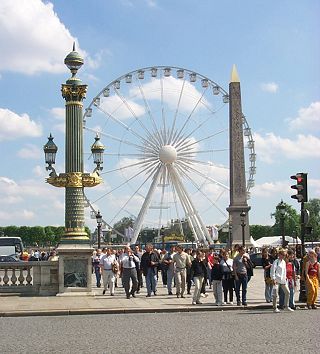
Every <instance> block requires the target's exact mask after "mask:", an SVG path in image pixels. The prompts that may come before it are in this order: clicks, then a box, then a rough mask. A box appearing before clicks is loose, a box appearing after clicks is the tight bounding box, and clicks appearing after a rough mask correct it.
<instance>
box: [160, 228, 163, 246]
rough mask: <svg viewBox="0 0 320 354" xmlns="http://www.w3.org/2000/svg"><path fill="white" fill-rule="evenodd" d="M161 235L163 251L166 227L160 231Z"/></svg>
mask: <svg viewBox="0 0 320 354" xmlns="http://www.w3.org/2000/svg"><path fill="white" fill-rule="evenodd" d="M160 235H161V240H162V249H164V227H163V226H162V227H161V229H160Z"/></svg>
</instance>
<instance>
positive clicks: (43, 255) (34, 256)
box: [19, 249, 58, 262]
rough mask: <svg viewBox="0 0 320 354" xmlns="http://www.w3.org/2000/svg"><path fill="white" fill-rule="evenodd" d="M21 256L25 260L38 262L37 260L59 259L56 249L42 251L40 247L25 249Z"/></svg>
mask: <svg viewBox="0 0 320 354" xmlns="http://www.w3.org/2000/svg"><path fill="white" fill-rule="evenodd" d="M19 258H20V260H21V261H25V262H28V261H29V262H36V261H57V260H58V255H57V252H56V250H55V249H52V250H51V251H42V250H39V249H35V250H29V251H28V250H24V251H22V252H21V253H20V255H19Z"/></svg>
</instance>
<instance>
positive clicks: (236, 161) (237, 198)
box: [227, 65, 251, 246]
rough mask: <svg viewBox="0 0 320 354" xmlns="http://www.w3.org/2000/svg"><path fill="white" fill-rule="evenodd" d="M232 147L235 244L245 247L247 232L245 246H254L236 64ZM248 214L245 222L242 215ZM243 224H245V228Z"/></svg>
mask: <svg viewBox="0 0 320 354" xmlns="http://www.w3.org/2000/svg"><path fill="white" fill-rule="evenodd" d="M229 146H230V161H229V164H230V205H229V207H228V208H227V211H228V212H229V220H232V244H233V245H234V244H236V243H238V244H242V240H243V231H244V240H245V245H246V246H250V245H251V243H250V228H249V217H248V213H249V210H250V207H249V206H248V203H247V189H246V176H245V161H244V146H243V114H242V107H241V89H240V80H239V76H238V73H237V69H236V66H235V65H233V68H232V72H231V80H230V83H229ZM242 212H245V214H246V215H245V218H244V223H243V222H241V218H240V214H241V213H242ZM241 224H243V225H244V224H245V226H242V225H241Z"/></svg>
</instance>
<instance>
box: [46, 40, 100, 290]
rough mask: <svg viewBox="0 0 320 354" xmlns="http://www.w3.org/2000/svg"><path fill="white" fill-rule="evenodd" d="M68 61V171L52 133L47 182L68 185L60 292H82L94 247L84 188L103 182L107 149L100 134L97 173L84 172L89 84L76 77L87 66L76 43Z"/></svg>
mask: <svg viewBox="0 0 320 354" xmlns="http://www.w3.org/2000/svg"><path fill="white" fill-rule="evenodd" d="M64 63H65V64H66V66H67V67H68V68H69V69H70V71H71V74H72V76H71V77H70V78H69V79H68V80H67V81H66V83H65V84H62V88H61V92H62V97H63V98H64V99H65V101H66V104H65V105H66V137H65V169H66V170H65V173H60V174H59V175H57V173H56V171H55V169H54V168H53V167H52V165H54V163H55V156H56V153H57V150H58V148H57V146H56V145H55V144H54V142H53V137H52V136H51V134H50V136H49V138H48V139H49V140H48V142H47V144H46V145H45V146H44V148H43V150H44V153H45V160H46V163H47V164H48V166H47V167H46V169H47V170H48V171H51V173H50V174H49V177H48V178H47V179H46V182H47V183H49V184H51V185H53V186H55V187H63V188H65V232H64V235H63V237H62V238H61V242H60V244H59V247H58V252H59V292H60V293H63V292H67V291H74V289H72V288H74V287H76V288H82V289H79V291H91V271H90V267H91V264H90V263H91V261H90V257H91V254H92V248H91V247H90V239H89V237H88V235H87V233H86V232H85V228H84V195H83V190H84V187H94V186H96V185H98V184H100V183H101V182H102V179H101V177H100V176H99V170H101V169H102V163H103V151H104V146H103V145H102V144H101V142H100V141H99V137H96V139H95V143H94V144H93V145H92V148H91V149H92V153H93V156H94V162H95V163H96V165H97V167H96V168H95V169H94V171H93V173H84V172H83V123H82V107H83V103H82V102H83V99H84V98H85V96H86V92H87V85H84V84H83V83H82V81H81V80H80V79H79V78H78V77H77V76H76V74H77V72H78V70H79V69H80V68H81V66H82V65H83V58H82V57H81V56H80V55H79V53H78V52H76V50H75V45H73V51H72V52H71V53H69V54H68V55H67V56H66V58H65V60H64ZM75 255H76V256H77V258H75ZM75 279H77V280H75Z"/></svg>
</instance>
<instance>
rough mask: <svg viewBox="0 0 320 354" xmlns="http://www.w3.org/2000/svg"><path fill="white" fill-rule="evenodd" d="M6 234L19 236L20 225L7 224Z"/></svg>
mask: <svg viewBox="0 0 320 354" xmlns="http://www.w3.org/2000/svg"><path fill="white" fill-rule="evenodd" d="M4 234H5V236H11V237H17V236H18V234H19V227H18V226H13V225H11V226H6V227H5V228H4Z"/></svg>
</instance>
